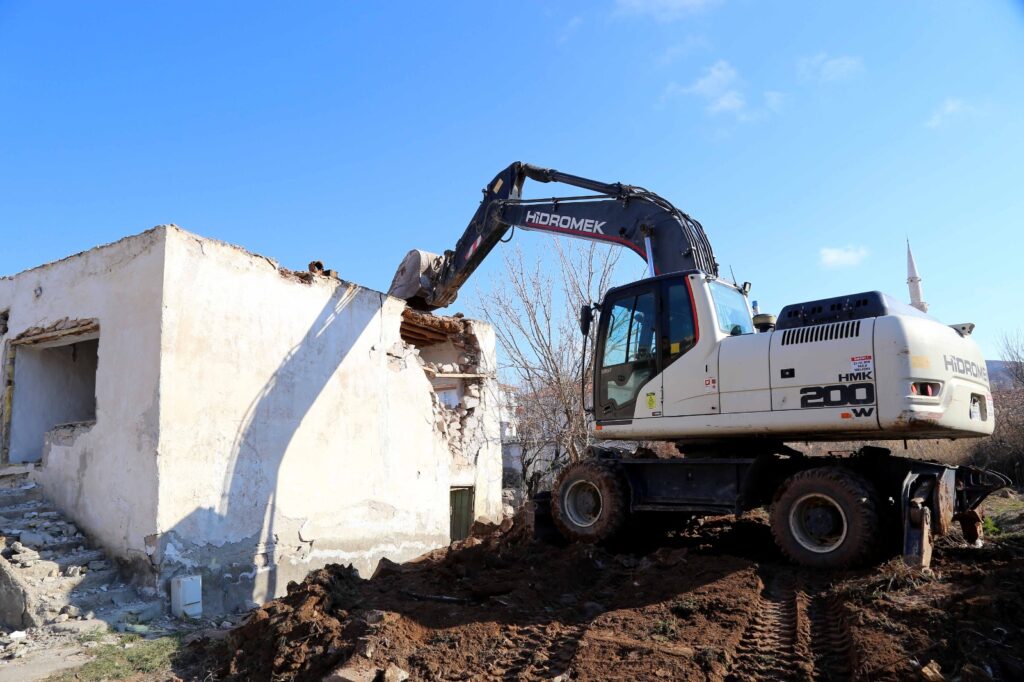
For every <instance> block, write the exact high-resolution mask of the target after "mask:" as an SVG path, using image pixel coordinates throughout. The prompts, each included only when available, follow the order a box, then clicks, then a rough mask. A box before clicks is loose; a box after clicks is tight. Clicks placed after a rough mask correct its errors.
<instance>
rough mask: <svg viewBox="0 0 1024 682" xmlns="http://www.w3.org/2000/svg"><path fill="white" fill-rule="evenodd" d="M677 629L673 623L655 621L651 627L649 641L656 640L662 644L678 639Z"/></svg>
mask: <svg viewBox="0 0 1024 682" xmlns="http://www.w3.org/2000/svg"><path fill="white" fill-rule="evenodd" d="M678 638H679V629H678V628H676V626H675V623H671V622H669V621H667V620H658V621H655V623H654V625H653V626H652V627H651V639H656V640H659V641H662V642H665V641H668V640H673V639H678Z"/></svg>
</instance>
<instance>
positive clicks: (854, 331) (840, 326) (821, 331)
mask: <svg viewBox="0 0 1024 682" xmlns="http://www.w3.org/2000/svg"><path fill="white" fill-rule="evenodd" d="M858 336H860V320H852V321H850V322H835V323H833V324H818V325H814V326H813V327H800V328H799V329H786V330H784V331H783V332H782V345H783V346H791V345H793V344H797V343H817V342H819V341H834V340H835V339H851V338H856V337H858Z"/></svg>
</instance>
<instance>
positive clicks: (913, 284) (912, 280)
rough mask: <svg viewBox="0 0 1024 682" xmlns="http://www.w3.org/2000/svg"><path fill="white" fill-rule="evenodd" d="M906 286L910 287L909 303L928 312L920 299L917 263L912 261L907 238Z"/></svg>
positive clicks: (912, 257) (926, 305) (923, 311)
mask: <svg viewBox="0 0 1024 682" xmlns="http://www.w3.org/2000/svg"><path fill="white" fill-rule="evenodd" d="M907 288H908V289H910V305H912V306H914V307H915V308H917V309H918V310H920V311H921V312H922V313H926V312H928V304H927V303H925V302H924V301H923V300H921V278H920V277H919V276H918V274H917V265H916V264H915V263H914V254H913V252H912V251H911V250H910V240H909V239H908V240H907Z"/></svg>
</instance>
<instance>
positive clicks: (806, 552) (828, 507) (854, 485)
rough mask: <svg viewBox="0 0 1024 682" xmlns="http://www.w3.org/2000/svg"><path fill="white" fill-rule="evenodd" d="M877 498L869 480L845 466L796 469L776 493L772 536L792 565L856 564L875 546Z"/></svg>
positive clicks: (877, 521) (820, 566)
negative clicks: (797, 471)
mask: <svg viewBox="0 0 1024 682" xmlns="http://www.w3.org/2000/svg"><path fill="white" fill-rule="evenodd" d="M877 498H878V494H877V493H876V492H875V489H874V486H872V485H871V483H869V482H868V481H867V480H866V479H865V478H864V477H863V476H860V475H858V474H856V473H854V472H852V471H849V470H847V469H843V468H841V467H835V466H826V467H818V468H815V469H808V470H806V471H801V472H800V473H798V474H795V475H793V476H791V477H790V478H789V479H788V480H786V481H785V482H784V483H783V484H782V486H781V488H780V489H779V491H778V493H777V494H776V497H775V501H774V502H773V503H772V507H771V529H772V535H774V536H775V542H776V544H778V546H779V548H780V549H781V550H782V552H783V553H784V554H785V555H786V556H788V557H789V558H790V559H791V560H792V561H793V562H795V563H798V564H803V565H804V566H811V567H814V568H844V567H847V566H852V565H855V564H858V563H860V562H862V561H864V560H865V559H866V558H867V557H868V555H869V554H870V553H871V551H872V549H873V548H874V547H875V546H877V544H878V530H879V519H878V499H877Z"/></svg>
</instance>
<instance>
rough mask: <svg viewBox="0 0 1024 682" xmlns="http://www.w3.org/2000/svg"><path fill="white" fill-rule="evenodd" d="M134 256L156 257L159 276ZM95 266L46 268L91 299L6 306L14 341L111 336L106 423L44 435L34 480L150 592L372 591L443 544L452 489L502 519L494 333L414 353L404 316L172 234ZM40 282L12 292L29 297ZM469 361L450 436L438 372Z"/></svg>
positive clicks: (93, 257) (352, 288)
mask: <svg viewBox="0 0 1024 682" xmlns="http://www.w3.org/2000/svg"><path fill="white" fill-rule="evenodd" d="M122 251H139V252H146V253H149V252H152V259H151V261H152V262H150V263H149V266H150V267H149V268H148V269H147V270H146V271H145V272H137V271H135V270H133V269H132V266H131V263H132V262H134V260H133V259H132V258H128V257H127V256H126V254H124V253H122ZM82 258H83V256H76V257H72V258H71V259H66V260H65V261H61V262H58V263H55V264H52V265H51V266H47V267H48V268H51V270H52V272H51V273H50V274H49V275H48V276H49V277H53V278H55V280H59V281H62V282H65V283H66V285H67V287H68V288H71V289H75V290H77V291H78V292H80V294H81V295H80V296H79V297H69V300H67V301H66V303H67V305H63V306H61V308H60V310H59V311H54V312H53V313H47V314H43V315H40V313H41V312H47V311H40V309H39V308H37V307H34V306H33V301H30V300H29V301H23V303H24V305H18V300H17V298H16V297H11V296H10V295H9V294H8V293H7V292H8V291H10V289H11V284H10V283H9V280H6V281H5V280H0V309H6V308H7V305H5V303H6V300H11V299H12V298H13V299H14V300H15V305H13V306H11V310H12V312H11V320H10V324H11V327H12V332H13V331H16V330H17V328H18V325H19V324H21V325H22V328H24V327H26V326H29V325H31V324H40V323H41V322H45V321H46V319H48V317H52V316H53V315H54V314H57V313H58V312H59V314H60V315H62V316H68V315H71V316H79V317H82V316H88V317H92V318H95V319H97V320H99V322H100V325H101V327H102V330H103V332H102V336H101V340H100V345H99V346H100V347H99V370H98V373H97V382H98V384H97V397H98V415H97V421H96V424H95V425H94V426H92V427H91V428H90V429H89V430H88V431H87V432H84V433H81V434H78V435H75V436H74V437H73V438H69V437H62V438H59V439H50V440H51V442H50V444H49V445H48V446H47V449H46V453H45V454H44V458H45V460H46V461H45V464H44V467H43V471H42V472H41V473H40V477H41V479H42V480H43V481H44V485H45V488H46V491H47V494H52V495H54V497H55V501H56V502H57V503H58V506H60V507H61V508H62V510H64V511H65V512H66V513H68V514H69V515H70V516H71V517H72V518H73V519H75V520H76V521H79V520H80V517H81V518H84V519H87V520H88V522H85V521H82V522H81V525H82V527H83V529H85V530H87V531H89V532H90V533H92V534H93V535H94V536H96V537H98V538H100V539H101V541H102V544H104V545H105V546H107V547H108V548H110V549H112V550H114V551H115V552H116V553H117V554H118V556H120V557H121V558H122V559H124V560H125V565H126V566H128V567H130V568H132V569H133V570H134V572H135V574H136V576H137V577H138V578H139V579H140V580H144V581H146V582H150V583H153V582H156V583H159V584H160V585H166V581H167V580H168V579H169V578H170V577H171V576H173V575H174V574H177V573H198V574H201V575H202V576H203V581H204V600H205V602H206V606H207V609H208V610H209V611H210V612H214V613H216V612H223V611H227V610H232V609H234V608H238V607H241V606H245V605H246V604H249V603H251V602H261V601H263V600H265V599H269V598H271V597H273V596H276V595H281V594H283V593H284V591H285V587H286V585H287V583H288V581H289V580H297V579H301V578H302V577H303V576H304V575H305V574H306V573H307V572H308V571H309V570H311V569H313V568H317V567H319V566H323V565H325V564H327V563H346V564H347V563H351V564H353V565H354V566H355V567H356V568H357V569H358V570H359V571H360V572H361V573H363V574H364V575H368V574H369V573H370V572H372V571H373V569H374V567H375V566H376V564H377V562H378V561H379V560H380V559H381V558H384V557H387V558H388V559H391V560H393V561H405V560H408V559H411V558H413V557H415V556H418V555H420V554H422V553H423V552H425V551H428V550H431V549H434V548H436V547H439V546H443V545H446V544H447V543H448V541H449V490H450V488H451V487H452V486H457V485H473V486H474V487H475V489H476V500H477V502H476V509H475V512H476V517H477V518H478V519H480V520H488V521H496V520H498V519H499V517H500V513H501V499H500V494H501V491H500V472H501V456H500V442H499V439H498V434H497V411H496V405H497V401H496V400H494V399H493V398H492V397H491V392H492V391H491V386H492V385H493V384H494V379H493V369H494V360H493V356H494V337H493V333H492V332H491V330H490V328H489V327H487V326H486V325H483V324H479V323H473V322H468V321H466V322H463V323H461V324H462V326H463V329H464V332H465V333H464V334H462V335H461V336H459V338H457V339H455V340H454V341H453V340H449V339H445V340H444V342H443V343H440V344H434V345H435V346H436V347H430V346H427V347H419V348H417V347H414V346H412V345H410V344H409V343H407V342H406V341H403V339H402V334H401V331H400V326H401V322H402V317H403V311H404V309H405V305H404V302H403V301H400V300H398V299H394V298H390V297H388V296H386V295H385V294H382V293H380V292H376V291H373V290H370V289H366V288H363V287H360V286H358V285H355V284H351V283H348V282H344V281H341V280H339V279H337V278H335V277H330V276H324V275H313V274H310V273H295V272H290V271H286V270H282V269H281V268H279V266H278V265H277V264H276V263H275V262H274V261H271V260H269V259H267V258H263V257H260V256H256V255H253V254H250V253H248V252H246V251H244V250H242V249H240V248H237V247H234V246H231V245H228V244H224V243H221V242H216V241H213V240H208V239H203V238H201V237H197V236H196V235H192V234H190V233H188V232H185V231H183V230H180V229H178V228H175V227H173V226H168V227H162V228H158V229H156V230H153V231H150V232H148V233H144V234H143V235H139V236H136V237H132V238H128V239H126V240H122V242H119V243H118V244H115V245H111V246H107V247H102V248H100V249H97V250H94V251H93V252H88V253H87V254H85V255H84V258H85V259H86V260H89V261H90V262H92V263H93V264H94V265H93V267H92V269H91V270H90V269H86V270H83V269H82V267H81V263H80V262H79V261H80V260H81V259H82ZM137 258H138V256H136V257H135V259H137ZM101 265H102V270H103V271H104V273H100V272H97V271H96V268H97V267H100V266H101ZM31 272H33V271H29V273H31ZM29 273H22V274H21V275H18V276H17V277H16V278H15V280H16V281H17V280H19V279H21V278H24V279H23V281H20V282H17V286H16V287H15V288H17V289H19V290H25V291H27V292H29V294H31V291H32V288H33V285H34V284H35V280H33V279H32V278H31V277H25V276H26V275H27V274H29ZM51 286H52V285H51V284H46V285H44V289H46V290H50V288H51ZM5 297H6V298H5ZM126 299H129V300H131V301H134V303H135V304H134V305H129V306H127V307H126V306H125V305H124V303H125V300H126ZM97 301H99V302H102V305H100V306H97V305H95V302H97ZM115 311H119V312H115ZM142 332H144V333H145V334H144V335H142V336H139V334H140V333H142ZM131 338H135V339H136V342H137V343H136V345H137V347H136V348H133V349H132V352H131V353H128V354H127V356H124V354H125V353H126V348H125V341H126V340H127V339H131ZM114 350H117V351H118V353H117V354H113V351H114ZM469 351H472V358H467V360H471V362H467V363H465V364H466V365H467V366H469V365H470V364H472V365H473V367H475V368H476V369H477V370H478V371H476V372H473V373H474V374H478V375H480V376H478V377H474V378H472V379H470V378H460V379H459V382H458V385H457V387H456V390H455V393H454V396H455V402H454V403H453V408H444V409H454V410H455V411H456V415H458V426H457V428H456V427H455V424H451V428H449V429H448V430H447V431H445V430H444V429H442V428H439V415H440V414H441V413H442V412H441V409H442V408H440V406H439V402H438V401H439V393H438V392H437V391H436V390H435V386H437V381H438V379H437V376H436V375H437V372H436V371H435V372H433V373H432V372H431V371H429V367H430V365H429V364H428V363H436V362H442V361H443V362H459V354H466V353H467V352H469ZM126 358H130V359H126ZM460 364H461V363H460ZM464 373H467V372H464ZM474 401H475V402H474ZM491 405H494V406H495V409H494V415H489V410H490V406H491ZM459 410H464V413H462V414H460V413H459ZM492 422H493V423H492ZM455 431H458V432H460V433H458V434H456V433H454V432H455ZM82 477H84V478H82ZM103 477H107V478H106V480H103ZM129 500H131V502H130V503H129ZM97 506H98V507H102V513H94V512H93V511H91V510H92V509H94V508H96V507H97Z"/></svg>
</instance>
